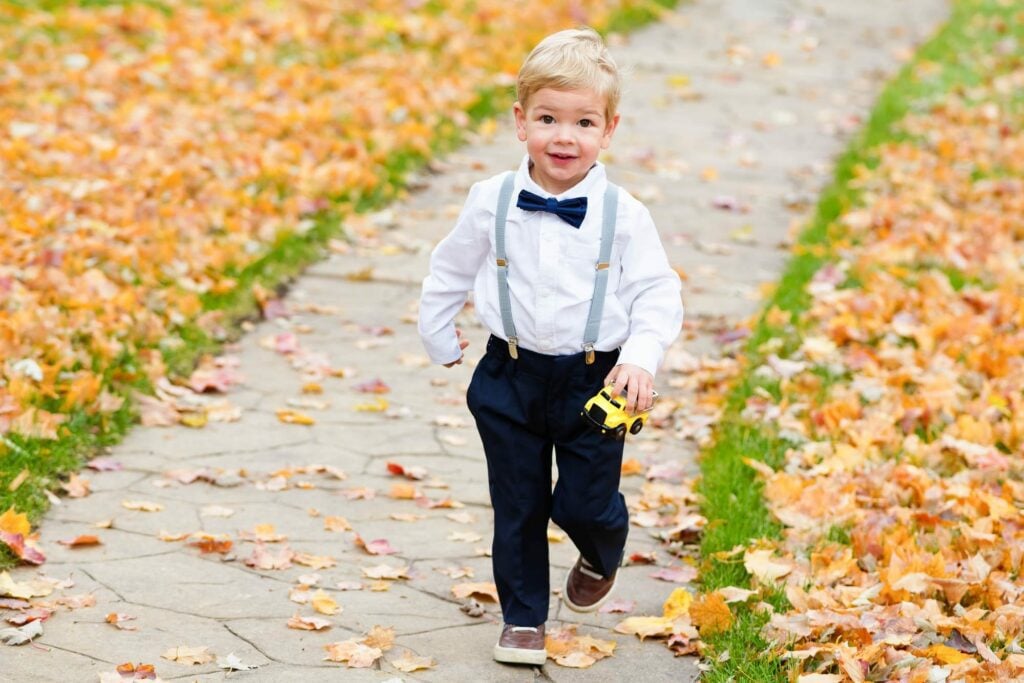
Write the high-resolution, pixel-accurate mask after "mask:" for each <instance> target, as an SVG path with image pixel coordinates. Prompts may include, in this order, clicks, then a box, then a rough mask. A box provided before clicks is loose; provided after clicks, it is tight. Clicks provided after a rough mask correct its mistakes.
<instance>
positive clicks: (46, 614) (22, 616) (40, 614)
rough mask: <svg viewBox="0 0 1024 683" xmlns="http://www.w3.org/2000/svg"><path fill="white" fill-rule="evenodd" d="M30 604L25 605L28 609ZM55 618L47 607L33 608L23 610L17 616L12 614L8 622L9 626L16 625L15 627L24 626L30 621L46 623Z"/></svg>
mask: <svg viewBox="0 0 1024 683" xmlns="http://www.w3.org/2000/svg"><path fill="white" fill-rule="evenodd" d="M28 604H29V603H25V606H26V607H27V606H28ZM51 616H53V611H52V610H48V609H46V608H45V607H33V608H31V609H21V611H19V612H17V613H16V614H12V615H10V616H9V617H7V619H6V621H7V623H8V624H14V625H15V626H24V625H25V624H27V623H29V622H30V621H37V620H38V621H46V620H47V619H49V618H50V617H51Z"/></svg>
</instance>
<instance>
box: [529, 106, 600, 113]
mask: <svg viewBox="0 0 1024 683" xmlns="http://www.w3.org/2000/svg"><path fill="white" fill-rule="evenodd" d="M534 111H551V112H557V111H560V110H559V109H556V108H555V107H549V106H547V105H545V104H538V105H537V106H536V107H534ZM576 113H579V114H582V115H584V116H600V115H602V114H603V112H602V111H601V109H599V108H596V107H588V108H586V109H577V110H576Z"/></svg>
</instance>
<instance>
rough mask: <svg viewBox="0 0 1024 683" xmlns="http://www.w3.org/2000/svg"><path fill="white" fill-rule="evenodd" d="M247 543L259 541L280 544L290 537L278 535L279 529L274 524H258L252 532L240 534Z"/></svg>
mask: <svg viewBox="0 0 1024 683" xmlns="http://www.w3.org/2000/svg"><path fill="white" fill-rule="evenodd" d="M238 535H239V536H240V537H241V538H243V539H244V540H246V541H259V542H263V543H278V542H280V541H284V540H286V539H287V538H288V537H287V536H285V535H284V534H279V533H277V527H275V526H274V525H273V524H257V525H256V526H255V527H253V530H252V531H242V532H241V533H239V534H238Z"/></svg>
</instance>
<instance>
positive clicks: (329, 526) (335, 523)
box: [324, 515, 352, 531]
mask: <svg viewBox="0 0 1024 683" xmlns="http://www.w3.org/2000/svg"><path fill="white" fill-rule="evenodd" d="M324 529H326V530H327V531H351V530H352V525H351V524H349V522H348V520H347V519H345V518H344V517H335V516H332V515H328V516H327V517H324Z"/></svg>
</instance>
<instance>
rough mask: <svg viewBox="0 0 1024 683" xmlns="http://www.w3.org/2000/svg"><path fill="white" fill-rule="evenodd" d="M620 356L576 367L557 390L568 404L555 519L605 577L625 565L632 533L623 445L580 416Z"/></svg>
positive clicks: (558, 430) (561, 416)
mask: <svg viewBox="0 0 1024 683" xmlns="http://www.w3.org/2000/svg"><path fill="white" fill-rule="evenodd" d="M616 358H617V354H615V355H611V354H610V355H605V356H603V357H602V358H601V359H600V360H599V361H598V362H596V363H594V364H593V365H590V366H584V367H583V368H574V369H573V371H572V372H571V373H569V374H568V375H567V376H566V378H565V385H564V387H562V388H561V389H560V390H559V391H558V392H557V393H558V395H559V397H560V398H562V400H560V401H559V402H558V404H557V405H554V406H553V414H552V421H553V422H556V425H555V426H554V427H553V430H552V433H553V435H554V443H555V456H556V459H557V463H558V482H557V483H556V485H555V490H554V494H553V501H552V511H551V518H552V519H553V520H554V521H555V523H556V524H558V526H560V527H561V528H562V529H564V530H565V532H566V533H567V534H568V535H569V538H571V539H572V541H573V543H574V544H575V545H576V547H577V548H578V549H579V551H580V554H581V555H583V557H584V558H586V560H587V561H588V562H590V564H591V565H592V566H593V567H594V568H595V569H596V570H597V571H598V572H600V573H601V574H602V575H604V576H609V575H611V573H612V572H614V571H615V570H616V568H617V567H618V566H619V563H620V562H621V560H622V553H623V550H624V548H625V546H626V536H627V534H628V532H629V512H628V510H627V509H626V501H625V499H624V498H623V496H622V494H621V493H619V480H620V477H621V474H622V451H623V441H621V440H617V439H614V438H610V437H607V436H602V435H601V434H600V433H599V432H597V431H596V430H594V429H591V428H590V427H588V426H587V425H586V423H585V422H584V421H583V419H582V417H581V416H580V412H581V411H582V409H583V405H584V404H585V403H586V401H587V400H588V399H589V398H590V397H591V396H593V395H594V394H596V393H597V391H598V390H600V388H601V387H602V385H603V384H604V377H605V376H606V375H607V374H608V372H609V371H610V370H611V368H612V367H614V365H615V361H616Z"/></svg>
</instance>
